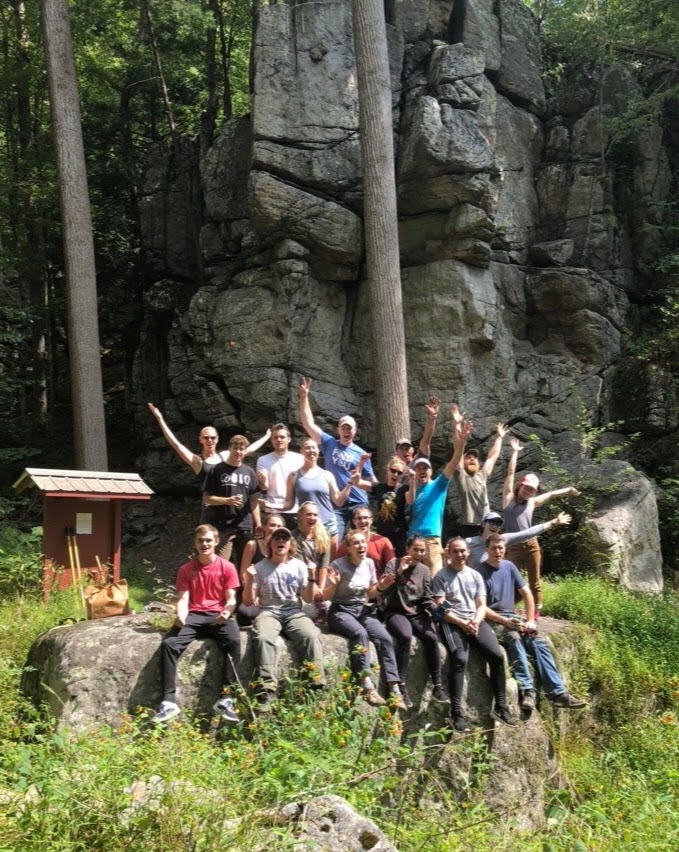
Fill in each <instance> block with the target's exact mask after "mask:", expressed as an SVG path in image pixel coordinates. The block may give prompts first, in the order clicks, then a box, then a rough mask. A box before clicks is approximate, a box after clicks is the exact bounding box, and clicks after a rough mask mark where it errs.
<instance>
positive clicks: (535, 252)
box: [528, 240, 574, 266]
mask: <svg viewBox="0 0 679 852" xmlns="http://www.w3.org/2000/svg"><path fill="white" fill-rule="evenodd" d="M573 248H574V245H573V240H550V241H549V242H546V243H534V244H533V245H532V246H531V247H530V248H529V249H528V256H529V258H530V260H531V263H534V264H535V265H536V266H565V265H566V264H567V263H568V261H569V260H570V259H571V257H573Z"/></svg>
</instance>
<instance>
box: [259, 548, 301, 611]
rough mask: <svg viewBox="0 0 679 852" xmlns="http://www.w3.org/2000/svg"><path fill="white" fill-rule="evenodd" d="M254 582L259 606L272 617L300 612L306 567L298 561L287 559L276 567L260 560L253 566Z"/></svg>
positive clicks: (269, 561)
mask: <svg viewBox="0 0 679 852" xmlns="http://www.w3.org/2000/svg"><path fill="white" fill-rule="evenodd" d="M255 571H256V572H257V578H256V580H255V582H254V585H255V589H256V591H257V595H258V597H259V606H260V607H261V608H262V609H264V610H266V611H267V612H271V613H272V614H273V615H277V616H285V615H290V613H292V612H300V611H301V609H302V602H301V600H300V597H301V595H302V592H303V591H304V589H305V587H306V585H307V576H308V572H307V567H306V565H305V564H304V563H303V562H302V561H301V560H300V559H288V561H287V562H282V563H281V564H280V565H276V563H275V562H272V561H271V559H262V561H261V562H258V563H257V564H256V565H255Z"/></svg>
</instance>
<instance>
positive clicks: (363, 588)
mask: <svg viewBox="0 0 679 852" xmlns="http://www.w3.org/2000/svg"><path fill="white" fill-rule="evenodd" d="M331 567H333V568H337V570H338V571H339V573H340V581H339V585H338V586H337V588H336V589H335V594H334V595H333V597H332V601H333V603H336V604H344V605H348V606H352V605H356V604H362V603H365V602H366V601H367V598H368V589H369V588H370V586H373V585H374V584H375V583H376V582H377V573H376V571H375V563H374V562H373V561H372V559H368V557H367V556H366V558H365V559H364V560H363V561H362V562H361V563H360V565H352V564H351V562H350V561H349V557H348V556H345V557H344V558H343V559H335V561H334V562H333V563H332V566H331Z"/></svg>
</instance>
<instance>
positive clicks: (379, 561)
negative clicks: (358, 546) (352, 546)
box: [336, 506, 396, 580]
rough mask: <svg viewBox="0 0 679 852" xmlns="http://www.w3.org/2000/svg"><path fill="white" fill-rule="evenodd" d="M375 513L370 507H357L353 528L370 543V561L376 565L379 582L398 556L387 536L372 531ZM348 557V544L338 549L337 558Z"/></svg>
mask: <svg viewBox="0 0 679 852" xmlns="http://www.w3.org/2000/svg"><path fill="white" fill-rule="evenodd" d="M372 524H373V513H372V510H371V509H370V508H369V507H368V506H357V507H356V508H355V509H354V511H353V512H352V513H351V528H352V529H354V530H358V532H362V533H363V534H364V535H365V540H366V542H367V543H368V559H372V561H373V562H374V563H375V571H376V572H377V579H378V580H379V579H380V577H381V576H382V574H384V570H385V568H386V567H387V563H388V562H389V561H390V560H391V559H393V558H394V557H395V556H396V553H395V551H394V548H393V546H392V543H391V542H390V541H389V539H388V538H386V536H383V535H380V534H379V533H376V532H373V531H372ZM346 555H347V546H346V543H343V544H340V546H339V548H338V549H337V554H336V556H337V558H339V557H340V556H346Z"/></svg>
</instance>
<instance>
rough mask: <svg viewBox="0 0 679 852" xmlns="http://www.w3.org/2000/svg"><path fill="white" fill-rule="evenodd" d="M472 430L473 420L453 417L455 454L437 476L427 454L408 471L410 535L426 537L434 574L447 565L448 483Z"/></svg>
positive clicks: (428, 560) (427, 556)
mask: <svg viewBox="0 0 679 852" xmlns="http://www.w3.org/2000/svg"><path fill="white" fill-rule="evenodd" d="M451 413H452V411H451ZM471 431H472V425H471V423H469V422H467V421H465V420H460V421H456V420H455V419H454V418H453V455H452V456H451V458H450V461H449V462H448V464H447V465H446V466H445V467H444V468H443V470H442V471H441V473H439V475H438V476H437V477H436V478H432V474H433V470H432V465H431V462H430V461H429V459H427V458H419V459H415V461H414V462H413V465H412V468H411V469H409V471H408V475H409V476H410V485H409V487H408V491H407V493H406V504H407V505H409V506H410V526H409V527H408V535H409V536H413V535H419V536H421V537H422V538H423V539H424V540H425V543H426V545H427V553H426V556H425V558H424V560H423V561H424V564H425V565H428V566H429V570H430V571H431V576H432V578H433V577H435V576H436V574H438V572H439V571H440V570H441V568H442V567H443V560H442V555H443V551H442V548H441V535H442V533H443V514H444V511H445V508H446V495H447V494H448V485H449V483H450V478H451V477H452V475H453V471H454V470H455V469H456V468H457V466H458V464H459V463H460V459H461V458H462V455H463V453H464V448H465V443H466V441H467V438H468V437H469V435H471Z"/></svg>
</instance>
